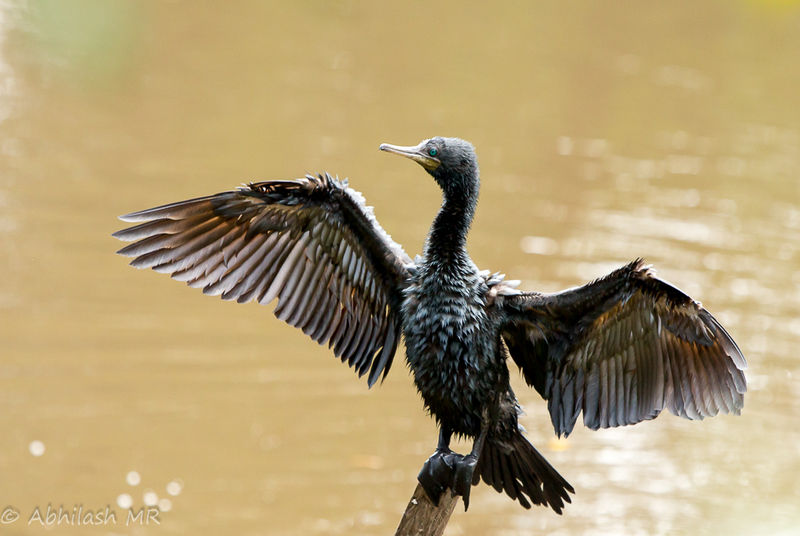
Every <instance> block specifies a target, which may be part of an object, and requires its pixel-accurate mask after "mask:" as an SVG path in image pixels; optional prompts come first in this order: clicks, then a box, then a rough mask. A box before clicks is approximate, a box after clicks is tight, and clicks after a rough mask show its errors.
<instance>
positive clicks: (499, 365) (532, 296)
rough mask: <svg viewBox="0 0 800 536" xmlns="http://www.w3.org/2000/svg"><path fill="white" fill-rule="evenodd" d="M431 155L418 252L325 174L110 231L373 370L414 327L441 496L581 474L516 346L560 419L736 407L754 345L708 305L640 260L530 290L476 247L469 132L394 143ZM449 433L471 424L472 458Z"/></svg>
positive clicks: (536, 499) (142, 255)
mask: <svg viewBox="0 0 800 536" xmlns="http://www.w3.org/2000/svg"><path fill="white" fill-rule="evenodd" d="M381 148H382V149H384V150H387V151H390V152H394V153H398V154H401V155H403V156H406V157H409V158H411V159H413V160H415V161H417V162H418V163H419V164H421V165H422V166H423V167H424V168H425V169H426V170H427V171H428V173H430V174H431V175H432V176H433V177H434V179H435V180H436V182H437V183H438V184H439V186H440V187H441V188H442V191H443V197H444V202H443V204H442V208H441V210H440V211H439V214H438V215H437V216H436V219H435V220H434V222H433V225H432V227H431V231H430V233H429V236H428V239H427V241H426V245H425V250H424V253H423V256H422V257H418V258H417V259H416V261H412V260H411V259H410V258H409V257H408V256H407V255H406V254H405V252H403V250H402V248H400V246H398V245H397V244H396V243H394V242H393V241H392V240H391V238H390V237H389V236H388V235H387V234H386V233H385V232H384V231H383V229H381V227H380V226H379V225H378V223H377V221H376V220H375V218H374V217H373V216H372V211H371V209H370V208H368V207H366V206H365V204H364V202H363V198H362V197H361V195H360V194H358V193H357V192H355V191H354V190H352V189H350V188H348V187H347V186H346V184H345V183H342V182H339V181H338V180H336V179H333V178H332V177H330V176H329V175H327V174H324V175H319V176H317V177H312V176H307V177H305V178H302V179H297V180H281V181H265V182H259V183H254V184H250V185H248V186H244V187H241V188H239V189H238V190H235V191H231V192H223V193H220V194H217V195H213V196H208V197H203V198H198V199H193V200H189V201H182V202H179V203H173V204H170V205H164V206H162V207H157V208H154V209H149V210H144V211H141V212H135V213H132V214H129V215H127V216H123V217H122V219H123V220H125V221H130V222H141V223H140V224H139V225H137V226H135V227H131V228H128V229H125V230H122V231H119V232H117V233H115V235H114V236H116V237H117V238H120V239H122V240H128V241H133V242H134V243H133V244H131V245H129V246H127V247H125V248H123V249H122V250H120V251H119V253H121V254H123V255H128V256H132V257H135V259H134V260H133V262H132V263H131V264H133V265H134V266H136V267H139V268H147V267H149V268H152V269H154V270H157V271H161V272H166V273H169V274H171V275H172V277H173V278H175V279H179V280H183V281H186V282H187V283H188V284H189V285H190V286H195V287H200V288H202V289H203V291H204V292H205V293H207V294H219V295H221V296H222V297H223V298H224V299H236V300H237V301H239V302H247V301H251V300H255V301H258V302H260V303H267V302H269V301H271V300H273V299H274V298H277V299H278V305H277V306H276V308H275V314H276V316H278V318H280V319H282V320H285V321H286V322H288V323H289V324H291V325H294V326H297V327H300V328H301V329H302V330H303V331H304V332H305V333H306V334H308V335H309V336H311V337H312V338H313V339H314V340H316V341H318V342H320V343H327V344H328V345H329V346H330V347H332V348H333V350H334V353H335V354H336V355H337V356H340V357H341V359H342V361H344V362H347V363H348V364H349V365H350V366H351V367H353V368H354V369H355V370H356V372H357V373H358V374H359V375H365V374H367V375H368V383H369V385H370V386H371V385H373V384H374V383H375V382H376V381H377V379H378V378H379V377H381V376H382V375H383V376H385V375H386V373H387V372H388V371H389V368H390V367H391V364H392V359H393V357H394V353H395V350H396V347H397V343H398V341H399V338H400V336H401V335H402V336H403V337H404V339H405V343H406V355H407V361H408V364H409V367H410V369H411V371H412V373H413V375H414V382H415V384H416V386H417V389H418V390H419V392H420V394H421V396H422V398H423V401H424V403H425V405H426V407H427V408H428V409H429V410H430V412H431V414H432V415H433V416H434V417H435V418H436V420H437V422H438V424H439V426H440V438H439V446H438V448H437V450H436V452H435V453H434V455H433V456H431V458H430V459H429V460H428V462H426V464H425V466H424V467H423V470H422V471H421V473H420V482H421V483H422V484H423V486H424V487H425V489H426V491H427V492H428V494H429V495H431V497H432V499H434V500H435V501H436V500H438V498H439V494H440V493H441V492H443V491H444V490H445V489H447V488H451V489H453V490H454V491H455V492H456V493H459V494H461V495H462V496H463V497H464V501H465V505H468V501H469V490H470V486H471V484H474V483H477V482H478V481H479V480H480V479H483V480H484V481H485V482H486V483H488V484H489V485H491V486H493V487H494V488H495V489H497V490H498V491H505V492H506V493H507V494H508V495H509V496H510V497H511V498H512V499H515V500H517V501H519V502H520V504H521V505H523V506H525V507H530V505H531V503H533V504H547V505H549V506H550V507H552V508H553V509H554V510H555V511H556V512H560V511H561V509H562V508H563V506H564V502H569V501H570V498H569V493H571V492H573V489H572V487H571V486H570V485H569V484H568V483H567V482H566V480H564V479H563V478H562V477H561V476H560V475H559V474H558V472H556V470H555V469H553V467H552V466H550V465H549V464H548V463H547V461H546V460H545V459H544V457H543V456H542V455H541V454H540V453H539V452H538V451H537V450H536V449H535V448H534V447H533V446H532V445H531V444H530V443H529V442H528V441H527V440H526V439H525V437H524V436H523V434H522V430H521V428H520V426H519V425H518V422H517V419H518V415H519V413H520V412H521V409H520V407H519V405H518V404H517V401H516V397H515V396H514V393H513V392H512V391H511V388H510V385H509V371H508V368H507V358H508V357H509V356H510V357H511V358H512V359H513V361H514V362H515V363H516V364H517V365H518V366H519V367H520V369H521V370H522V373H523V375H524V377H525V380H526V381H527V383H528V384H529V385H531V386H533V387H534V388H535V389H536V390H537V391H538V392H539V393H540V394H541V395H542V397H543V398H544V399H545V400H547V402H548V409H549V410H550V415H551V418H552V422H553V425H554V428H555V431H556V433H557V434H559V435H561V434H564V435H566V434H569V433H570V432H571V431H572V429H573V427H574V425H575V422H576V420H577V418H578V416H579V415H580V414H581V413H583V420H584V423H585V424H586V425H587V426H588V427H590V428H592V429H597V428H604V427H610V426H619V425H624V424H634V423H636V422H640V421H642V420H646V419H652V418H654V417H656V416H657V415H658V414H659V413H660V412H661V410H662V409H664V408H667V409H669V410H670V411H671V412H673V413H674V414H676V415H680V416H683V417H687V418H691V419H701V418H703V417H706V416H711V415H716V414H717V413H720V412H722V413H739V411H740V409H741V407H742V404H743V393H744V392H745V390H746V386H745V378H744V374H743V372H742V371H743V370H744V368H745V366H746V365H745V360H744V357H743V356H742V354H741V352H740V351H739V348H738V347H737V346H736V344H735V343H734V342H733V340H732V339H731V337H730V336H729V335H728V333H727V332H726V331H725V330H724V329H723V328H722V327H721V326H720V325H719V323H718V322H717V321H716V320H715V319H714V318H713V317H712V316H711V314H710V313H708V311H706V310H705V309H703V308H702V307H701V306H700V305H699V304H698V303H697V302H695V301H693V300H692V299H691V298H689V297H688V296H686V295H685V294H683V293H682V292H681V291H679V290H678V289H676V288H674V287H672V286H670V285H669V284H667V283H665V282H663V281H661V280H659V279H657V278H656V277H655V276H654V275H653V273H652V271H651V270H650V269H649V268H648V267H646V266H644V264H643V263H642V262H641V261H640V260H637V261H634V262H632V263H631V264H629V265H627V266H625V267H622V268H620V269H619V270H617V271H615V272H613V273H611V274H609V275H608V276H606V277H604V278H601V279H599V280H597V281H595V282H592V283H590V284H588V285H586V286H583V287H580V288H576V289H572V290H567V291H564V292H561V293H557V294H538V293H527V292H521V291H518V290H517V289H516V288H515V285H513V284H511V283H510V282H505V281H503V278H502V277H500V276H497V275H496V274H495V275H489V273H488V272H480V271H478V269H477V267H476V266H475V265H474V264H473V262H472V260H471V259H470V258H469V255H468V254H467V251H466V236H467V231H468V229H469V227H470V224H471V222H472V217H473V214H474V210H475V206H476V202H477V198H478V189H479V173H478V166H477V159H476V157H475V153H474V150H473V148H472V146H471V145H470V144H469V143H467V142H465V141H463V140H459V139H457V138H433V139H430V140H425V141H423V142H422V143H420V144H419V145H417V146H415V147H396V146H390V145H384V146H381ZM453 433H456V434H460V435H463V436H467V437H473V438H475V444H474V447H473V450H472V452H471V453H470V454H469V455H467V456H462V455H458V454H455V453H453V452H451V451H450V450H449V441H450V437H451V435H452V434H453Z"/></svg>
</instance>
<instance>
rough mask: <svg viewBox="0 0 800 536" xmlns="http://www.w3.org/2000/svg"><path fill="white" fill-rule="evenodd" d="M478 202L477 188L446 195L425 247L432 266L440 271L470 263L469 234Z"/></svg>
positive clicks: (426, 256) (426, 255)
mask: <svg viewBox="0 0 800 536" xmlns="http://www.w3.org/2000/svg"><path fill="white" fill-rule="evenodd" d="M477 201H478V188H477V186H476V187H475V188H474V191H470V192H459V193H458V194H454V195H445V198H444V202H443V203H442V208H441V209H439V214H437V215H436V219H434V220H433V225H432V226H431V230H430V234H429V235H428V241H427V243H426V245H425V258H426V259H427V260H428V262H429V263H431V264H435V265H436V266H437V267H438V268H447V267H458V266H461V265H465V264H470V263H471V261H470V258H469V255H468V254H467V233H468V231H469V227H470V225H471V224H472V219H473V217H474V215H475V206H476V204H477Z"/></svg>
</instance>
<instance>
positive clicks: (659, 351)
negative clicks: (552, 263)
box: [498, 260, 747, 435]
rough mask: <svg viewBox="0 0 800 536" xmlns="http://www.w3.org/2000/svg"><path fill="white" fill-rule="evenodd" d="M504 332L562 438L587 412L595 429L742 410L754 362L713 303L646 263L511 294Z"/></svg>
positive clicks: (503, 306) (503, 300) (504, 307)
mask: <svg viewBox="0 0 800 536" xmlns="http://www.w3.org/2000/svg"><path fill="white" fill-rule="evenodd" d="M498 310H499V311H501V313H500V314H502V315H503V319H502V323H503V331H502V333H503V338H504V340H505V342H506V346H507V347H508V349H509V353H510V354H511V357H512V358H513V359H514V361H515V362H516V363H517V364H518V365H519V366H520V368H521V370H522V373H523V376H524V377H525V380H526V381H527V382H528V383H529V384H530V385H531V386H533V387H535V388H536V390H537V391H538V392H539V393H540V394H541V395H542V396H543V397H544V398H545V399H546V400H547V401H548V408H549V411H550V416H551V420H552V421H553V426H554V427H555V430H556V433H558V434H559V435H561V434H564V435H567V434H569V433H570V432H571V431H572V429H573V427H574V425H575V422H576V420H577V418H578V415H579V414H580V413H581V412H582V413H583V421H584V424H585V425H586V426H587V427H589V428H592V429H597V428H606V427H612V426H622V425H628V424H634V423H637V422H640V421H642V420H647V419H653V418H655V417H656V416H658V415H659V413H660V412H661V411H662V410H663V409H664V408H666V409H668V410H669V411H670V412H672V413H673V414H675V415H679V416H682V417H686V418H689V419H702V418H704V417H710V416H714V415H717V414H718V413H721V412H722V413H734V414H738V413H739V412H740V411H741V408H742V405H743V394H744V393H745V391H746V390H747V385H746V381H745V376H744V372H743V371H744V369H745V368H746V361H745V359H744V356H743V355H742V353H741V351H740V350H739V347H738V346H737V345H736V343H735V342H734V341H733V339H732V338H731V336H730V335H729V334H728V332H727V331H725V329H724V328H723V327H722V326H721V325H720V324H719V322H717V320H716V319H715V318H714V317H713V316H712V315H711V314H710V313H709V312H708V311H707V310H705V309H703V307H702V306H701V305H700V304H699V303H697V302H695V301H694V300H692V299H691V298H689V297H688V296H686V295H685V294H684V293H683V292H681V291H680V290H678V289H676V288H675V287H673V286H671V285H669V284H668V283H665V282H664V281H662V280H660V279H658V278H656V277H655V276H654V275H653V273H652V271H651V270H650V269H649V268H648V267H646V266H644V264H643V262H642V261H641V260H637V261H634V262H633V263H631V264H629V265H627V266H625V267H623V268H621V269H619V270H617V271H615V272H613V273H611V274H609V275H608V276H606V277H604V278H602V279H599V280H597V281H594V282H592V283H590V284H588V285H585V286H583V287H579V288H576V289H571V290H568V291H564V292H562V293H557V294H550V295H545V294H536V293H519V292H518V293H516V294H511V293H510V294H509V295H507V296H501V297H500V299H499V300H498Z"/></svg>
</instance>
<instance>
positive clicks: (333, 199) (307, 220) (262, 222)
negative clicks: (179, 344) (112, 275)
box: [114, 174, 412, 386]
mask: <svg viewBox="0 0 800 536" xmlns="http://www.w3.org/2000/svg"><path fill="white" fill-rule="evenodd" d="M121 219H122V220H123V221H127V222H142V223H139V225H136V226H134V227H130V228H128V229H124V230H121V231H118V232H116V233H114V236H115V237H117V238H119V239H120V240H125V241H133V244H131V245H129V246H126V247H124V248H122V249H121V250H119V252H118V253H120V254H122V255H126V256H129V257H134V259H133V261H132V262H131V265H133V266H135V267H137V268H152V269H153V270H155V271H158V272H164V273H168V274H170V275H171V276H172V277H173V278H174V279H177V280H180V281H185V282H186V283H187V284H188V285H189V286H192V287H199V288H202V289H203V292H204V293H205V294H210V295H220V296H221V297H222V298H223V299H225V300H236V301H238V302H239V303H244V302H248V301H257V302H259V303H262V304H265V303H268V302H271V301H272V300H273V299H275V298H277V299H278V305H277V306H276V307H275V315H276V316H277V317H278V318H280V319H281V320H284V321H286V322H287V323H289V324H291V325H293V326H296V327H299V328H300V329H302V330H303V331H304V332H305V333H306V334H308V335H309V336H310V337H311V338H313V339H314V340H316V341H317V342H319V343H321V344H322V343H328V345H329V346H330V347H332V348H333V350H334V353H335V354H336V355H337V356H339V357H341V359H342V361H343V362H346V363H347V364H348V365H349V366H351V367H353V368H355V370H356V371H357V372H358V374H359V376H361V375H364V374H366V373H367V372H369V376H368V382H369V385H370V386H372V385H373V384H374V383H375V382H376V381H377V379H378V377H380V375H381V374H383V375H384V376H385V375H386V373H387V372H388V371H389V368H390V366H391V363H392V358H393V356H394V353H395V350H396V348H397V342H398V337H399V330H400V322H399V318H398V307H399V300H400V292H401V290H402V286H403V285H404V284H405V280H406V278H407V275H408V266H409V265H410V264H411V262H412V261H411V259H410V258H409V257H408V255H406V254H405V252H403V250H402V248H400V246H399V245H397V244H396V243H395V242H393V241H392V239H391V238H390V237H389V235H387V234H386V233H385V232H384V231H383V229H382V228H381V227H380V225H379V224H378V222H377V221H376V220H375V218H374V217H373V216H372V212H371V208H369V207H367V206H365V204H364V202H363V198H362V197H361V194H359V193H358V192H356V191H354V190H352V189H350V188H348V187H347V186H346V185H345V184H343V183H341V182H339V181H338V180H336V179H334V178H332V177H330V176H329V175H328V174H325V175H319V176H318V177H312V176H307V177H305V178H302V179H297V180H288V181H266V182H259V183H253V184H250V185H248V186H244V187H241V188H239V189H237V190H234V191H230V192H223V193H220V194H216V195H212V196H208V197H201V198H198V199H191V200H188V201H181V202H178V203H172V204H169V205H164V206H160V207H156V208H152V209H148V210H143V211H140V212H134V213H132V214H127V215H125V216H122V217H121Z"/></svg>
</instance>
